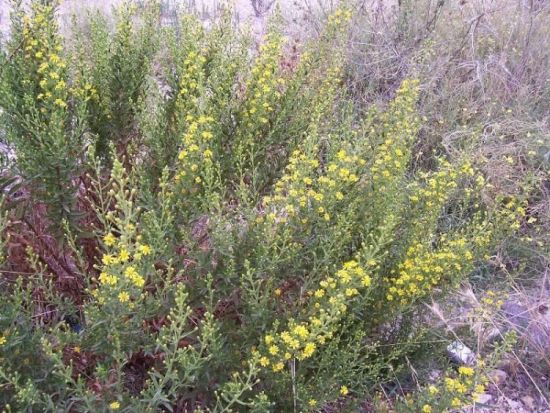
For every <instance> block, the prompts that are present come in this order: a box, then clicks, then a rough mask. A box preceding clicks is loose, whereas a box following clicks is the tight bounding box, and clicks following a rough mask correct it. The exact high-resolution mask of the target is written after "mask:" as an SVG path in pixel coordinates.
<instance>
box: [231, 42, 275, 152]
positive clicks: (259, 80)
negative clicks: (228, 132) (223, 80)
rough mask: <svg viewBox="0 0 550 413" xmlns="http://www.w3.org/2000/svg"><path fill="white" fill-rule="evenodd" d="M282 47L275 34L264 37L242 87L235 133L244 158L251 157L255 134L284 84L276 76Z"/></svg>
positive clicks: (270, 113)
mask: <svg viewBox="0 0 550 413" xmlns="http://www.w3.org/2000/svg"><path fill="white" fill-rule="evenodd" d="M282 46H283V37H282V36H280V35H278V34H274V33H270V34H268V35H267V36H266V39H265V42H264V43H262V45H261V46H260V52H259V54H258V56H257V57H256V59H255V61H254V64H253V67H252V71H251V76H250V77H249V79H248V81H247V82H246V85H245V87H246V94H245V97H244V99H245V100H244V103H243V107H242V110H241V115H240V118H241V120H240V125H239V130H238V132H237V134H236V135H237V136H238V139H239V141H238V143H237V147H236V150H237V152H238V153H239V154H241V155H240V156H242V157H244V158H245V159H250V157H251V156H252V157H253V156H254V155H253V154H254V152H255V149H254V148H255V145H256V143H257V142H256V140H257V139H258V135H259V134H260V133H261V131H262V130H264V129H265V127H266V125H267V124H268V123H269V121H270V119H271V118H272V113H273V112H274V111H275V108H276V106H277V104H278V102H279V100H280V98H281V96H282V93H281V88H282V87H283V86H284V84H285V80H284V78H283V77H281V76H280V74H279V72H280V70H279V62H280V59H281V56H282Z"/></svg>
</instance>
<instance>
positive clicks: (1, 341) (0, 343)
mask: <svg viewBox="0 0 550 413" xmlns="http://www.w3.org/2000/svg"><path fill="white" fill-rule="evenodd" d="M7 341H8V340H6V337H4V336H0V346H3V345H4V344H6V342H7Z"/></svg>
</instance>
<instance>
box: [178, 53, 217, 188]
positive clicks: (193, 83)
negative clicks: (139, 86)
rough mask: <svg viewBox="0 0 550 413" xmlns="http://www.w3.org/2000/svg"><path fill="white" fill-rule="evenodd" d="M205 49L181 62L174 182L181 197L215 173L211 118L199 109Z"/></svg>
mask: <svg viewBox="0 0 550 413" xmlns="http://www.w3.org/2000/svg"><path fill="white" fill-rule="evenodd" d="M205 54H206V50H202V51H199V50H198V49H192V50H190V51H189V52H188V53H187V56H186V58H185V60H184V62H183V73H182V74H181V79H180V84H179V93H178V97H177V99H176V106H177V108H178V112H179V116H180V117H181V120H182V121H183V122H184V124H185V127H184V128H183V129H184V130H185V132H184V134H183V138H182V148H181V150H180V152H179V154H178V160H179V167H178V172H177V173H176V175H175V180H176V183H177V185H178V188H180V191H181V192H182V193H183V194H188V193H193V192H195V191H196V190H197V189H198V188H200V187H201V186H202V185H204V183H205V182H204V181H205V180H212V176H213V170H214V168H213V167H214V163H213V157H214V151H213V148H214V146H215V145H214V144H213V142H212V141H213V138H214V117H213V116H211V115H210V114H209V112H208V110H207V109H204V108H202V109H201V106H205V105H206V106H208V105H207V104H202V105H201V103H200V102H199V100H200V99H201V98H202V97H203V95H204V93H203V92H204V90H203V89H204V82H205V78H206V72H205V71H206V63H207V59H206V57H205Z"/></svg>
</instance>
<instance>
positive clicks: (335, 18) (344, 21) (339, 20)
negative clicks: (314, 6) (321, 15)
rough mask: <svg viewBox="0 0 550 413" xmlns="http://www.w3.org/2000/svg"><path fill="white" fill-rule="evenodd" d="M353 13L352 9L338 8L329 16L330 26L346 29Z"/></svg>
mask: <svg viewBox="0 0 550 413" xmlns="http://www.w3.org/2000/svg"><path fill="white" fill-rule="evenodd" d="M351 17H352V13H351V10H350V9H347V8H338V9H336V10H335V11H334V13H332V14H331V15H329V16H328V25H329V28H336V29H339V30H344V29H345V28H347V27H348V23H349V22H350V21H351Z"/></svg>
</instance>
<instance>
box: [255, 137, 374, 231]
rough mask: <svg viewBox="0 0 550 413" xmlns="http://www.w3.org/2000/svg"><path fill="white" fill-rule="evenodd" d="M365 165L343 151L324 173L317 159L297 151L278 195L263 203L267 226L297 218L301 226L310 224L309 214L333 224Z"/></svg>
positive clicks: (265, 198) (276, 191)
mask: <svg viewBox="0 0 550 413" xmlns="http://www.w3.org/2000/svg"><path fill="white" fill-rule="evenodd" d="M316 149H317V148H316V147H313V148H312V150H311V151H310V152H311V153H316V152H317V150H316ZM365 163H366V162H365V160H363V159H361V158H359V157H358V156H356V155H349V154H348V153H347V152H346V151H345V150H344V149H341V150H340V151H338V152H337V154H336V156H335V159H334V160H333V161H331V162H329V163H328V165H326V168H325V170H324V171H323V170H321V168H320V163H319V161H318V160H317V159H315V158H314V156H312V155H310V156H308V155H306V153H304V152H302V151H300V150H296V151H294V152H293V153H292V155H291V158H290V160H289V164H288V165H287V166H286V173H285V174H284V175H283V176H282V177H281V179H279V181H278V182H277V183H276V184H275V194H274V195H273V196H266V197H264V199H263V205H264V207H265V208H266V213H267V215H266V217H267V220H268V222H271V223H273V222H286V221H287V218H288V217H290V218H292V217H297V218H299V219H300V221H301V223H302V224H307V223H308V220H309V218H308V216H309V215H310V214H309V213H310V212H311V213H312V214H313V216H314V217H318V218H320V219H321V220H324V221H330V220H331V210H332V209H333V208H334V207H335V206H336V205H338V203H340V202H341V201H343V200H344V198H345V193H346V191H348V190H350V188H351V186H352V185H354V184H356V183H357V182H358V181H359V175H358V174H359V169H360V168H361V166H363V165H365Z"/></svg>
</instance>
